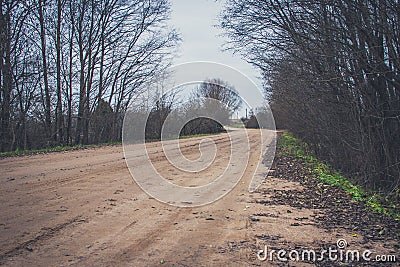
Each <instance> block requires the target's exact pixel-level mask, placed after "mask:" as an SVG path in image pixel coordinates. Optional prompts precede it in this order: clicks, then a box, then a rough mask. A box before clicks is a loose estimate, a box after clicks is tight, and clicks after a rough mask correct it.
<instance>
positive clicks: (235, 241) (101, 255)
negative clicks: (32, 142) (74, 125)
mask: <svg viewBox="0 0 400 267" xmlns="http://www.w3.org/2000/svg"><path fill="white" fill-rule="evenodd" d="M210 138H212V139H214V140H215V141H216V146H217V148H218V152H217V156H216V157H215V162H214V163H213V167H212V168H209V169H207V170H205V171H204V173H202V175H197V176H196V175H195V176H192V178H190V176H189V177H184V175H183V174H180V173H179V171H177V170H175V169H173V168H169V167H168V166H169V164H168V161H167V159H166V158H165V157H164V156H162V155H161V154H158V153H159V152H158V151H159V149H160V145H159V144H158V143H151V144H149V146H148V149H149V151H150V152H151V153H149V154H151V155H152V156H151V157H153V158H152V160H155V162H156V164H155V165H157V166H158V168H159V169H160V170H163V171H164V172H166V173H169V174H171V175H170V177H171V180H173V182H176V183H177V184H179V183H182V184H186V185H189V186H190V185H200V184H203V183H206V182H209V181H210V179H211V177H214V176H215V174H218V173H219V172H220V171H221V168H222V167H223V166H224V165H226V164H227V161H228V157H227V156H226V155H228V154H229V153H230V152H229V151H230V149H231V146H230V144H229V142H227V140H228V137H227V134H219V135H215V136H211V137H210ZM249 138H250V144H251V146H250V149H251V151H259V150H258V149H259V147H260V137H259V132H258V131H257V130H252V131H250V133H249ZM200 140H201V138H190V139H182V140H181V143H182V144H183V146H182V147H183V149H182V152H183V154H184V155H185V156H186V157H187V158H189V159H196V158H197V157H199V156H200V152H199V149H198V148H197V147H198V144H199V142H200ZM258 156H259V155H258V153H256V152H254V153H252V154H251V155H250V161H249V164H248V165H247V168H246V170H245V172H244V177H243V178H242V180H241V181H240V182H239V184H238V185H237V186H236V187H235V188H234V190H232V192H230V193H229V194H228V195H226V196H225V197H223V198H222V199H220V200H219V201H217V202H215V203H212V204H210V205H205V206H202V207H194V208H179V207H173V206H169V205H167V204H164V203H161V202H158V201H157V200H155V199H154V198H152V197H149V196H148V195H147V194H146V193H145V192H143V191H142V190H141V189H140V188H139V187H138V185H137V184H136V183H135V182H134V180H133V179H132V177H131V175H130V173H129V171H128V168H127V166H126V163H125V160H124V154H123V149H122V147H121V146H108V147H100V148H92V149H86V150H79V151H69V152H61V153H50V154H43V155H33V156H23V157H15V158H4V159H0V170H1V172H0V184H1V186H0V212H1V216H0V264H3V265H6V266H251V265H255V266H266V263H265V262H261V261H259V260H258V259H257V251H258V250H259V249H260V248H264V247H263V245H264V243H262V242H266V240H265V239H263V240H262V238H261V239H260V238H257V236H258V237H260V236H264V237H265V236H270V237H278V238H281V239H283V240H290V242H292V243H296V242H299V243H303V244H304V243H309V244H313V243H315V242H320V241H321V240H323V241H324V242H331V243H335V242H336V240H337V238H338V237H340V236H349V235H350V234H351V233H350V232H349V231H347V230H346V231H345V230H344V231H343V232H341V233H340V232H339V233H338V232H335V233H332V232H327V231H324V230H323V229H321V228H318V227H317V226H316V225H315V224H313V223H312V222H310V223H308V224H304V225H301V226H299V227H293V225H294V223H296V222H298V220H297V219H298V218H306V217H310V216H312V214H313V213H315V212H316V211H315V210H311V209H302V210H300V209H294V208H292V207H287V206H284V205H272V206H265V205H262V204H259V203H258V202H257V200H265V199H268V198H269V196H268V194H261V193H259V192H255V193H249V192H248V185H249V181H250V179H251V177H252V175H253V173H254V171H255V167H256V164H257V161H258ZM185 179H186V180H185ZM188 179H189V180H188ZM190 179H191V180H190ZM299 187H300V186H299V184H296V183H294V182H290V181H286V182H285V181H281V180H277V179H275V178H273V177H268V178H267V180H266V182H265V183H264V184H263V185H262V189H263V190H264V192H265V190H266V189H272V188H273V189H274V190H275V189H280V190H291V189H293V188H297V189H298V188H299ZM289 209H290V210H291V212H290V213H287V210H289ZM254 214H259V215H260V214H261V215H262V214H264V215H265V214H269V215H270V216H267V217H255V216H254ZM260 218H261V219H260ZM261 241H262V242H261ZM267 241H268V240H267ZM276 264H279V263H276ZM304 265H307V264H304ZM297 266H301V265H297Z"/></svg>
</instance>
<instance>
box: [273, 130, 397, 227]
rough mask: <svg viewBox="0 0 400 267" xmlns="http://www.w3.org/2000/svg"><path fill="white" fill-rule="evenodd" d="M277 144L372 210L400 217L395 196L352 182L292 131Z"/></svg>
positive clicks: (322, 178)
mask: <svg viewBox="0 0 400 267" xmlns="http://www.w3.org/2000/svg"><path fill="white" fill-rule="evenodd" d="M277 145H278V147H279V148H280V150H281V153H282V155H284V156H291V157H295V158H297V159H300V160H301V161H302V162H304V163H305V164H307V166H308V168H309V171H310V173H312V174H314V175H317V177H318V178H319V179H320V180H321V181H323V182H325V183H327V184H329V185H332V186H338V187H340V188H342V189H343V190H344V191H345V192H346V193H348V194H349V195H351V197H352V198H353V199H354V200H356V201H360V202H363V203H365V205H366V206H367V207H368V208H370V209H371V210H374V211H377V212H379V213H381V214H384V215H386V216H389V217H394V218H396V219H400V206H399V203H397V200H396V199H395V198H394V197H392V198H389V197H387V196H383V195H381V194H379V193H375V192H370V191H367V190H365V189H363V188H362V187H361V186H359V185H356V184H355V183H353V182H351V181H350V180H349V179H348V178H346V177H344V176H342V175H341V174H340V173H339V172H338V171H337V170H334V169H333V168H331V167H330V166H329V165H328V164H326V163H324V162H322V161H321V160H319V159H318V158H316V157H315V156H314V155H313V153H312V151H311V149H309V147H308V145H307V144H306V143H304V142H302V141H301V140H299V139H297V138H296V137H294V136H293V135H292V134H291V133H289V132H286V131H284V132H283V133H282V135H281V137H280V138H279V141H278V144H277ZM397 193H399V192H397Z"/></svg>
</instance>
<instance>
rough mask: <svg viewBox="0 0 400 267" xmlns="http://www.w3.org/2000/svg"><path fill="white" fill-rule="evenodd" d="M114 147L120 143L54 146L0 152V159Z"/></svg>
mask: <svg viewBox="0 0 400 267" xmlns="http://www.w3.org/2000/svg"><path fill="white" fill-rule="evenodd" d="M114 145H121V142H107V143H100V144H90V145H75V146H55V147H48V148H42V149H30V150H20V149H16V150H14V151H7V152H1V153H0V158H5V157H16V156H25V155H36V154H43V153H52V152H62V151H72V150H79V149H88V148H94V147H101V146H114Z"/></svg>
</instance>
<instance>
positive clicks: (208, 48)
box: [171, 0, 262, 115]
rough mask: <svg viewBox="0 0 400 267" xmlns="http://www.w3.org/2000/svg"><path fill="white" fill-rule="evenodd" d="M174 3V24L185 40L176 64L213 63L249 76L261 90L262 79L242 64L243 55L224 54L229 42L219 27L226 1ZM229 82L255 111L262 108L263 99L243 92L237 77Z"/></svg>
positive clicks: (172, 20)
mask: <svg viewBox="0 0 400 267" xmlns="http://www.w3.org/2000/svg"><path fill="white" fill-rule="evenodd" d="M171 3H172V14H171V24H172V26H173V27H175V28H176V29H177V30H178V32H179V33H180V34H181V37H182V39H183V40H182V44H181V47H180V50H179V57H177V58H176V59H175V61H174V64H179V63H184V62H190V61H213V62H217V63H222V64H226V65H228V66H231V67H233V68H235V69H238V70H239V71H241V72H242V73H244V74H245V75H247V76H248V77H249V78H250V79H251V80H252V81H253V82H254V83H255V84H256V85H257V86H258V87H259V89H260V90H261V80H259V79H258V77H259V76H260V75H259V72H258V71H257V70H255V69H254V68H253V67H252V66H251V65H250V64H248V63H247V62H245V61H243V60H241V58H240V56H239V55H233V54H232V53H231V52H229V51H225V52H223V51H222V50H221V49H222V45H223V43H224V41H225V39H224V37H221V36H219V35H220V34H221V33H222V31H221V30H220V29H219V28H217V27H215V25H217V24H218V16H219V14H220V12H221V11H222V9H223V1H217V2H216V1H212V0H171ZM208 78H213V77H208ZM216 78H217V77H216ZM228 82H229V83H230V84H233V85H234V86H235V88H236V89H237V90H238V91H239V93H240V94H241V95H242V96H243V97H245V98H246V101H248V102H249V104H250V105H251V106H252V107H253V108H255V107H256V106H260V105H261V104H262V99H260V95H259V94H257V93H254V92H253V93H250V92H249V90H248V88H241V87H243V86H241V84H240V82H236V81H235V77H231V79H230V80H229V81H228ZM241 115H243V114H241Z"/></svg>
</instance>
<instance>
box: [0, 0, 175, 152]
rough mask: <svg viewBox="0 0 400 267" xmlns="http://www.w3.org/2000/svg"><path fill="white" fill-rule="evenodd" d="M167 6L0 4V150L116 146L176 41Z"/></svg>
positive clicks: (154, 2)
mask: <svg viewBox="0 0 400 267" xmlns="http://www.w3.org/2000/svg"><path fill="white" fill-rule="evenodd" d="M169 12H170V5H169V2H168V0H129V1H121V0H0V56H1V60H0V86H1V91H0V103H1V114H0V116H1V118H0V119H1V130H0V135H1V136H0V140H1V144H0V150H1V151H8V150H14V149H32V148H40V147H45V146H53V145H67V144H81V143H83V144H85V143H89V142H105V141H113V140H119V139H120V137H121V124H122V116H123V113H124V111H125V109H126V107H127V104H128V103H129V101H130V100H131V99H132V98H133V97H136V96H137V95H138V94H140V93H141V92H140V89H139V88H141V85H143V84H144V83H145V82H146V81H148V80H149V79H151V78H152V77H154V76H156V75H158V74H159V73H161V72H163V70H164V69H165V68H166V67H167V66H168V65H169V63H170V62H171V56H172V52H173V51H174V48H175V47H176V45H177V43H178V42H179V36H178V35H177V33H176V32H175V31H174V30H173V29H171V28H169V27H168V25H167V22H168V18H169Z"/></svg>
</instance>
